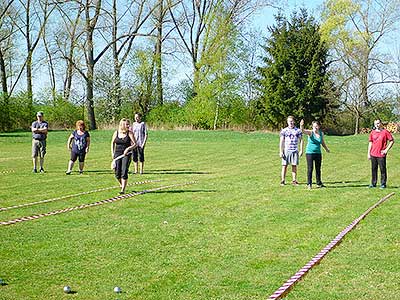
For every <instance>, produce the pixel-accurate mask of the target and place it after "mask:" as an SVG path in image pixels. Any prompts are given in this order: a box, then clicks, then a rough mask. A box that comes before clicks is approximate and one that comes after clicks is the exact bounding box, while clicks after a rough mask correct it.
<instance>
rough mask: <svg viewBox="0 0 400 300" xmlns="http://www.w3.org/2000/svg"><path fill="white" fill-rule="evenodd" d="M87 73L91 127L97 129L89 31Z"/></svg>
mask: <svg viewBox="0 0 400 300" xmlns="http://www.w3.org/2000/svg"><path fill="white" fill-rule="evenodd" d="M86 51H87V60H88V61H87V74H86V108H87V112H88V118H89V123H90V129H91V130H95V129H97V126H96V117H95V115H94V100H93V80H94V64H95V62H94V58H93V35H92V33H91V32H90V33H88V38H87V50H86Z"/></svg>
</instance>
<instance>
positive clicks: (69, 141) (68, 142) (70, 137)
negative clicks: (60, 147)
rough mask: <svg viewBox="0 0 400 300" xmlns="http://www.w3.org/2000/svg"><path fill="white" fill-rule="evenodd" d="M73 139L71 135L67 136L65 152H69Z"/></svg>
mask: <svg viewBox="0 0 400 300" xmlns="http://www.w3.org/2000/svg"><path fill="white" fill-rule="evenodd" d="M73 138H74V136H73V135H72V133H71V134H70V135H69V137H68V140H67V150H68V151H69V150H71V149H72V143H71V142H72V139H73Z"/></svg>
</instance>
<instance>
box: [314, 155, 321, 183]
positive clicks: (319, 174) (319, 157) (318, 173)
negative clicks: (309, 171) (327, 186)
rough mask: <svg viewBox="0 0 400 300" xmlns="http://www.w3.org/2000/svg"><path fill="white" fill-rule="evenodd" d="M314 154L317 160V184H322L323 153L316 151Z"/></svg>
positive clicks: (315, 160)
mask: <svg viewBox="0 0 400 300" xmlns="http://www.w3.org/2000/svg"><path fill="white" fill-rule="evenodd" d="M313 156H314V162H315V177H316V179H317V185H318V186H322V181H321V165H322V155H321V154H319V153H316V154H314V155H313Z"/></svg>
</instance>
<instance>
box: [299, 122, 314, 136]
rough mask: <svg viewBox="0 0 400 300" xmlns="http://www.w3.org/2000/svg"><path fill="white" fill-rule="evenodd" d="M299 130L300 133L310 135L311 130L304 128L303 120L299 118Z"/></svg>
mask: <svg viewBox="0 0 400 300" xmlns="http://www.w3.org/2000/svg"><path fill="white" fill-rule="evenodd" d="M300 130H301V132H302V133H304V134H307V135H308V136H311V133H312V130H308V129H304V120H303V119H301V121H300Z"/></svg>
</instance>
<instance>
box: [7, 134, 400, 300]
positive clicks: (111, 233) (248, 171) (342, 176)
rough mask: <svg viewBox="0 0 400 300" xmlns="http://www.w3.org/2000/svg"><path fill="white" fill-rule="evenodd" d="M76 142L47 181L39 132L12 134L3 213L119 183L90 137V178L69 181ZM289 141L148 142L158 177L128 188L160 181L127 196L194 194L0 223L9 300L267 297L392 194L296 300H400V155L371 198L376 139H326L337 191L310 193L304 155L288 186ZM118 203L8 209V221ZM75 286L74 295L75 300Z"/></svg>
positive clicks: (51, 164) (57, 159)
mask: <svg viewBox="0 0 400 300" xmlns="http://www.w3.org/2000/svg"><path fill="white" fill-rule="evenodd" d="M68 135H69V132H64V131H53V132H50V133H49V138H48V154H47V156H46V163H45V169H46V173H45V174H32V173H31V169H32V161H31V158H30V152H31V139H30V134H29V133H10V134H1V135H0V207H9V206H12V205H18V204H24V203H31V202H34V201H40V200H44V199H51V198H55V197H61V196H65V195H70V194H77V193H81V192H85V191H92V190H95V189H99V188H105V187H111V186H116V180H115V179H114V177H113V174H112V172H111V170H110V169H109V168H110V161H111V159H110V138H111V135H112V132H111V131H96V132H92V133H91V135H92V147H91V152H90V153H89V155H88V157H87V164H86V172H85V173H84V174H83V175H78V173H77V172H74V173H73V175H71V176H66V175H65V173H64V172H65V170H66V166H67V162H68V159H69V154H68V153H67V151H66V140H67V138H68ZM395 138H397V140H398V136H396V137H395ZM278 140H279V136H278V135H277V134H266V133H261V132H256V133H240V132H230V131H217V132H206V131H150V133H149V141H148V146H147V149H146V165H145V171H146V173H145V174H144V175H142V176H136V175H135V176H130V178H129V182H130V183H133V182H140V181H151V180H160V181H159V182H148V183H145V184H140V185H132V186H130V187H129V189H128V192H131V191H133V190H134V191H141V190H145V189H152V188H155V187H159V186H166V185H170V184H180V183H186V182H190V181H196V183H194V184H191V185H187V186H176V187H173V188H170V189H166V190H162V191H159V192H153V193H147V194H144V195H139V196H135V197H132V198H129V199H124V200H121V201H118V202H114V203H109V204H105V205H101V206H96V207H91V208H87V209H82V210H76V211H72V212H68V213H63V214H59V215H55V216H48V217H44V218H40V219H38V220H34V221H27V222H22V223H18V224H15V225H8V226H0V241H1V246H0V278H2V279H3V280H4V281H5V282H6V283H7V285H5V286H0V299H1V300H3V299H4V300H6V299H7V300H11V299H12V300H15V299H18V300H23V299H116V298H118V299H121V300H122V299H146V300H148V299H174V300H179V299H182V300H183V299H185V300H186V299H246V300H248V299H266V298H268V297H269V296H270V295H271V294H272V293H273V292H274V291H275V290H276V289H277V288H279V287H280V286H281V284H282V283H283V282H284V281H286V280H287V279H288V278H289V277H290V276H292V275H293V274H294V273H295V272H296V271H297V270H298V269H300V268H301V267H302V266H303V265H304V264H305V263H307V262H308V261H309V260H310V259H311V257H313V256H314V255H315V254H317V253H318V252H319V251H320V250H321V249H322V248H323V247H325V246H326V244H328V243H329V242H330V241H331V240H332V239H333V238H334V237H335V236H336V235H337V234H338V233H339V232H340V231H341V230H342V229H344V228H345V227H346V226H347V225H348V224H349V223H351V222H352V221H353V220H354V219H355V218H357V217H358V216H359V215H360V214H362V213H363V212H364V211H365V210H366V209H367V208H368V207H370V206H371V205H373V204H374V203H375V202H377V201H378V200H379V199H380V198H382V197H383V196H385V195H387V194H389V193H391V192H395V195H394V196H393V197H392V198H390V199H389V200H388V201H387V202H386V203H384V204H383V205H382V206H380V207H378V208H377V209H376V210H374V211H373V212H372V213H371V214H370V215H369V216H368V217H367V218H366V219H365V220H363V221H362V222H361V223H360V225H359V226H358V227H357V228H356V229H355V230H354V231H352V232H351V233H350V234H349V235H348V236H346V238H345V239H344V241H343V242H342V243H341V244H340V245H339V246H338V247H337V248H335V249H334V251H333V252H331V253H329V254H328V255H327V257H326V258H325V259H324V260H323V261H322V262H321V263H320V264H319V265H318V266H316V267H315V268H314V269H313V270H312V271H311V272H310V273H309V274H308V275H307V276H306V277H305V279H304V280H302V281H301V282H300V283H299V284H298V285H296V287H295V288H294V289H293V290H292V292H291V293H290V294H288V295H287V297H286V299H295V300H299V299H346V300H350V299H354V300H355V299H357V300H358V299H374V300H376V299H400V288H399V284H398V283H399V282H400V261H399V260H398V253H399V250H400V238H399V234H398V233H399V232H400V225H399V222H398V217H399V212H400V204H399V187H400V169H399V168H398V165H399V163H400V155H399V153H400V151H399V149H400V148H399V146H398V145H397V144H395V145H394V148H393V149H392V151H391V152H390V155H389V157H388V175H389V176H388V177H389V180H388V188H387V189H386V190H380V189H372V190H371V189H367V188H366V187H367V185H368V184H369V180H370V165H369V161H368V160H367V155H366V150H367V143H368V142H367V140H368V137H367V136H365V135H361V136H357V137H354V136H350V137H331V136H327V137H326V142H327V144H328V146H329V147H330V149H331V153H329V154H327V153H324V154H323V157H324V158H323V169H322V172H323V174H322V177H323V181H324V183H325V185H326V186H327V188H324V189H314V190H312V191H308V190H307V189H306V185H305V177H306V166H305V158H304V157H303V158H302V159H301V165H300V169H299V180H300V183H301V185H300V186H298V187H293V186H289V185H287V186H285V187H280V186H279V174H280V168H281V167H280V159H279V158H278ZM75 171H76V167H75ZM288 179H289V178H288ZM117 192H118V188H115V189H109V190H105V191H99V192H95V193H90V194H87V195H79V196H76V197H72V198H66V199H61V200H58V201H52V202H48V203H41V204H37V205H32V206H26V207H22V208H17V209H10V210H4V211H0V221H7V220H11V219H14V218H18V217H22V216H30V215H37V214H41V213H47V212H51V211H54V210H58V209H63V208H68V207H73V206H77V205H80V204H85V203H93V202H96V201H99V200H104V199H108V198H111V197H114V196H115V195H116V194H117ZM65 285H69V286H71V288H72V290H73V291H74V292H75V293H74V294H64V293H63V287H64V286H65ZM115 286H120V287H121V288H122V290H123V293H122V294H119V295H116V294H115V293H114V292H113V288H114V287H115Z"/></svg>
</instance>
